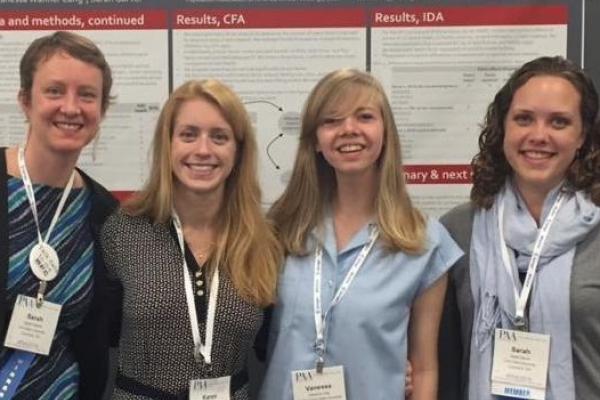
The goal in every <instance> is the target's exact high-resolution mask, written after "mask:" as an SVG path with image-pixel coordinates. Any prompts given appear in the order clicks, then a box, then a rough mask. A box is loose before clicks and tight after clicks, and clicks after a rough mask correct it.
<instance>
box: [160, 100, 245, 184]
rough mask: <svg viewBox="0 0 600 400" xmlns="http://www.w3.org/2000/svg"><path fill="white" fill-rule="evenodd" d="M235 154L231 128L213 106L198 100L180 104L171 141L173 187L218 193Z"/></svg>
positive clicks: (227, 174) (235, 144)
mask: <svg viewBox="0 0 600 400" xmlns="http://www.w3.org/2000/svg"><path fill="white" fill-rule="evenodd" d="M236 151H237V142H236V140H235V136H234V133H233V129H232V128H231V126H230V125H229V123H228V122H227V121H226V120H225V118H224V117H223V114H222V113H221V111H220V110H219V108H218V107H217V106H215V105H214V104H213V103H211V102H209V101H207V100H205V99H202V98H198V99H194V100H188V101H185V102H184V103H183V104H182V105H181V107H180V109H179V112H178V113H177V116H176V118H175V124H174V130H173V136H172V139H171V160H172V169H173V175H174V177H175V186H176V188H178V189H179V190H185V191H189V192H193V193H195V194H207V193H219V194H222V193H223V190H224V187H225V182H226V180H227V178H228V177H229V174H230V173H231V170H232V169H233V167H234V165H235V160H236Z"/></svg>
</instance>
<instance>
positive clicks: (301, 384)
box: [292, 365, 346, 400]
mask: <svg viewBox="0 0 600 400" xmlns="http://www.w3.org/2000/svg"><path fill="white" fill-rule="evenodd" d="M292 389H293V393H294V400H346V385H345V383H344V367H343V366H341V365H338V366H335V367H327V368H323V372H322V373H317V370H316V369H306V370H299V371H292Z"/></svg>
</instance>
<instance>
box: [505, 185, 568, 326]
mask: <svg viewBox="0 0 600 400" xmlns="http://www.w3.org/2000/svg"><path fill="white" fill-rule="evenodd" d="M564 198H565V194H564V193H563V192H562V191H561V192H560V193H559V194H558V196H557V198H556V200H555V201H554V204H553V205H552V208H551V209H550V213H549V214H548V216H547V217H546V220H545V221H544V224H543V225H542V229H541V230H540V232H539V233H538V236H537V238H536V240H535V245H534V246H533V253H532V254H531V258H530V259H529V266H528V267H527V275H526V276H525V282H524V283H523V288H522V289H521V294H520V295H519V293H518V291H517V286H516V281H515V276H514V273H513V268H512V264H511V262H510V257H509V254H508V249H507V247H506V242H505V240H504V202H501V203H500V205H499V207H498V228H499V230H500V245H501V247H502V261H503V263H504V268H505V269H506V271H507V272H508V274H509V276H510V277H511V279H512V282H513V289H514V296H515V304H516V320H515V323H516V325H517V326H524V325H525V307H526V305H527V300H528V299H529V294H530V292H531V287H532V286H533V280H534V278H535V274H536V272H537V266H538V264H539V262H540V256H541V255H542V248H543V247H544V243H545V242H546V238H547V237H548V233H549V232H550V226H551V225H552V223H553V222H554V220H555V219H556V215H557V214H558V210H559V209H560V206H561V205H562V202H563V200H564Z"/></svg>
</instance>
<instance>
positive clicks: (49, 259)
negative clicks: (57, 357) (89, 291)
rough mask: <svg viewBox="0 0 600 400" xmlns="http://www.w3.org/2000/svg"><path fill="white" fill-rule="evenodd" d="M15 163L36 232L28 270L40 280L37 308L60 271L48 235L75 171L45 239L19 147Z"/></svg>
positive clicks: (65, 198) (66, 196) (63, 204)
mask: <svg viewBox="0 0 600 400" xmlns="http://www.w3.org/2000/svg"><path fill="white" fill-rule="evenodd" d="M17 163H18V165H19V170H20V172H21V179H22V180H23V186H24V187H25V193H26V194H27V200H28V201H29V207H30V208H31V213H32V214H33V220H34V221H35V226H36V230H37V236H38V243H37V244H35V245H34V246H33V247H32V248H31V251H30V252H29V268H30V269H31V271H32V272H33V274H34V275H35V276H36V278H38V279H39V280H40V286H39V288H38V293H37V306H38V307H41V305H42V303H43V302H44V292H45V291H46V286H47V282H48V281H51V280H53V279H54V278H56V276H57V275H58V271H59V269H60V260H59V259H58V253H57V252H56V250H55V249H54V248H53V247H52V246H50V245H49V244H48V241H49V240H50V234H51V233H52V231H53V230H54V226H55V225H56V222H57V221H58V218H59V217H60V213H61V212H62V209H63V207H64V206H65V203H66V202H67V198H68V197H69V193H71V188H72V187H73V181H74V179H75V170H73V172H72V173H71V177H70V178H69V181H68V182H67V186H66V187H65V189H64V190H63V192H62V195H61V197H60V200H59V201H58V206H57V207H56V211H55V212H54V216H53V217H52V220H51V221H50V226H49V227H48V230H47V231H46V237H45V238H42V232H41V229H40V221H39V217H38V212H37V205H36V203H35V192H34V191H33V184H32V183H31V178H30V177H29V173H28V172H27V166H26V165H25V148H24V147H20V146H19V148H18V149H17Z"/></svg>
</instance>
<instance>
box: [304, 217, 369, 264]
mask: <svg viewBox="0 0 600 400" xmlns="http://www.w3.org/2000/svg"><path fill="white" fill-rule="evenodd" d="M375 227H377V223H376V222H375V221H369V222H368V223H366V224H365V225H364V226H363V227H362V228H360V230H359V231H358V232H357V233H355V234H354V236H353V237H352V239H351V240H350V242H349V243H348V244H347V245H346V247H344V248H343V249H342V250H341V251H339V252H338V250H337V244H336V240H335V228H334V223H333V216H332V215H331V213H330V212H327V213H326V214H325V217H324V218H323V221H322V223H321V224H320V225H319V226H317V227H315V228H314V229H313V231H312V232H311V234H310V237H309V239H310V241H309V243H308V245H309V247H308V248H309V252H310V253H314V251H315V245H316V243H319V244H320V245H321V246H323V254H324V256H327V257H329V258H330V259H331V260H337V259H338V257H343V256H345V255H347V254H349V253H352V252H353V251H355V250H356V249H357V248H359V249H360V248H362V247H363V246H364V245H366V244H367V243H369V239H370V237H369V236H370V232H371V229H373V228H375ZM336 264H337V262H336Z"/></svg>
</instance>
